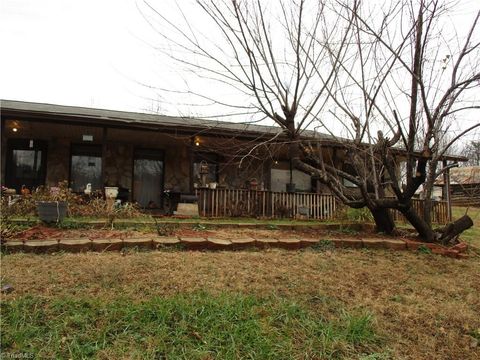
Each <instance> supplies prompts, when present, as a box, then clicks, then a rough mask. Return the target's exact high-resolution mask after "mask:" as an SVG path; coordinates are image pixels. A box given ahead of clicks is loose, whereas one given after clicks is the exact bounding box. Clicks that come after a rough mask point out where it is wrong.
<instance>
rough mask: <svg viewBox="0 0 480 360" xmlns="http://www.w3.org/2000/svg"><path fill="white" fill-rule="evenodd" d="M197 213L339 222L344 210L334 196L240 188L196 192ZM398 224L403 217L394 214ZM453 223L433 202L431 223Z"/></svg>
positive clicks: (419, 205)
mask: <svg viewBox="0 0 480 360" xmlns="http://www.w3.org/2000/svg"><path fill="white" fill-rule="evenodd" d="M195 194H196V195H197V197H198V211H199V214H200V216H202V217H207V218H223V217H253V218H267V219H279V218H291V219H292V218H293V219H300V220H320V221H330V220H334V219H338V218H339V216H340V214H339V211H340V209H341V208H342V205H341V203H340V202H339V200H338V199H337V198H336V197H335V196H333V195H331V194H320V193H305V192H294V193H287V192H274V191H260V190H240V189H207V188H202V189H196V191H195ZM412 202H413V206H414V208H415V209H416V210H417V212H418V213H420V214H422V213H423V207H424V200H421V199H414V200H412ZM392 214H393V217H394V219H395V220H396V221H402V220H403V216H402V215H401V214H400V212H398V211H392ZM449 221H450V218H449V210H448V202H447V201H443V200H434V201H433V208H432V222H433V223H436V224H446V223H447V222H449Z"/></svg>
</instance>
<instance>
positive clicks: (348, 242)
mask: <svg viewBox="0 0 480 360" xmlns="http://www.w3.org/2000/svg"><path fill="white" fill-rule="evenodd" d="M341 244H342V247H344V248H353V249H360V248H362V247H363V243H362V240H361V239H360V238H359V239H342V240H341ZM335 246H336V245H335Z"/></svg>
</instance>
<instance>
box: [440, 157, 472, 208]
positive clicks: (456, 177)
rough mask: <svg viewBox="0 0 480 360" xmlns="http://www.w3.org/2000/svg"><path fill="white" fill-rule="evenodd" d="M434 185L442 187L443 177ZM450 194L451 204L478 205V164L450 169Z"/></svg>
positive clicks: (443, 183)
mask: <svg viewBox="0 0 480 360" xmlns="http://www.w3.org/2000/svg"><path fill="white" fill-rule="evenodd" d="M435 185H437V186H439V187H443V186H444V185H445V182H444V179H443V178H442V179H439V180H438V181H437V182H436V183H435ZM450 194H451V195H450V196H451V202H452V204H453V205H458V206H478V207H480V166H463V167H457V168H453V169H451V170H450Z"/></svg>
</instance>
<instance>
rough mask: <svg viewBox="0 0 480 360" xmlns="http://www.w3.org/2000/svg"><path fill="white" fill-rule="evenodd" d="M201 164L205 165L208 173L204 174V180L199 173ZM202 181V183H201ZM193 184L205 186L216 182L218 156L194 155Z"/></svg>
mask: <svg viewBox="0 0 480 360" xmlns="http://www.w3.org/2000/svg"><path fill="white" fill-rule="evenodd" d="M202 164H207V166H208V173H207V174H205V176H204V180H203V179H202V174H201V173H200V168H201V165H202ZM203 181H204V183H202V182H203ZM193 182H194V183H195V184H197V186H203V185H207V184H209V183H211V182H218V155H217V154H213V153H202V152H197V153H195V156H194V160H193Z"/></svg>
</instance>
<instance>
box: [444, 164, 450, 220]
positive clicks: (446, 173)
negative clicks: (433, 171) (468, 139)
mask: <svg viewBox="0 0 480 360" xmlns="http://www.w3.org/2000/svg"><path fill="white" fill-rule="evenodd" d="M442 164H443V167H444V168H445V167H446V166H447V160H445V159H444V160H443V162H442ZM442 192H443V194H442V197H443V199H444V200H447V215H448V221H452V201H451V198H450V169H449V168H447V170H446V171H444V172H443V188H442Z"/></svg>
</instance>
